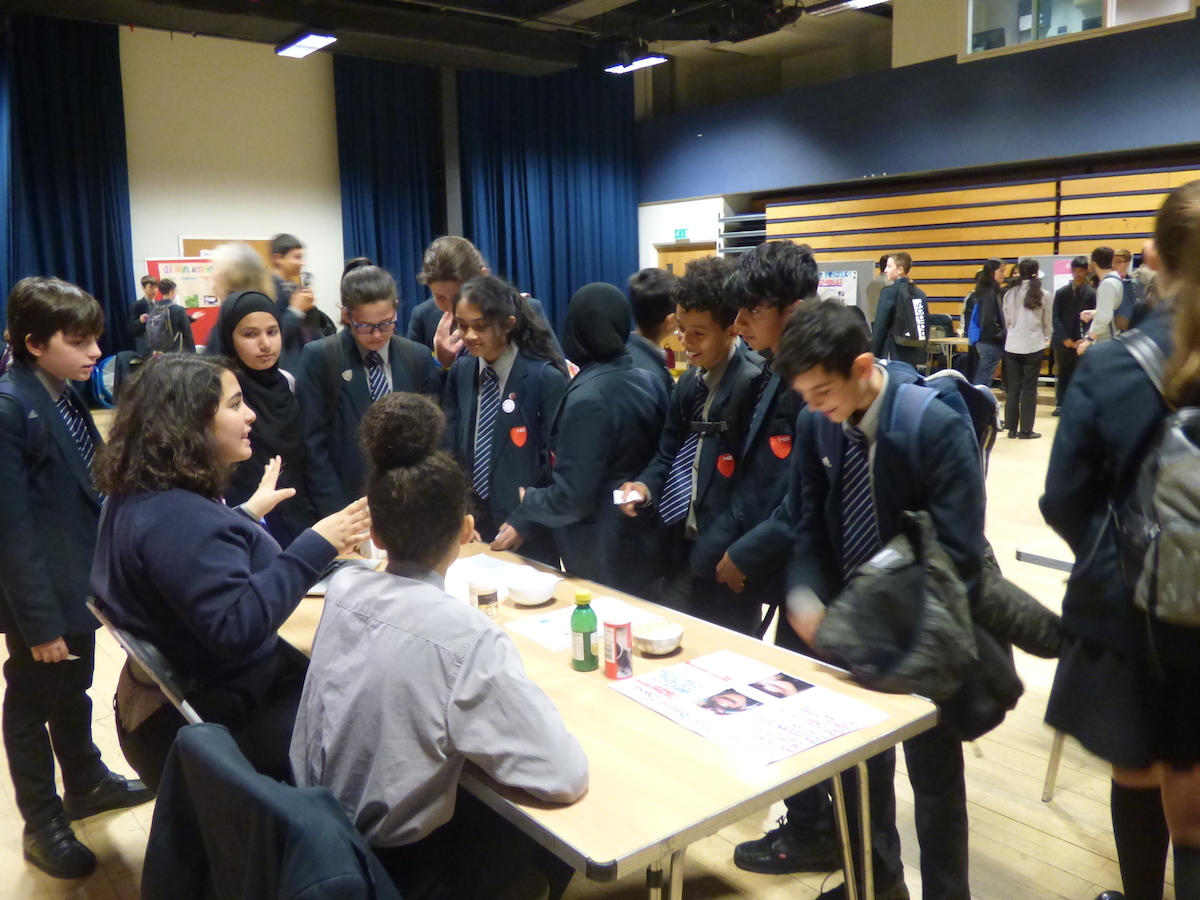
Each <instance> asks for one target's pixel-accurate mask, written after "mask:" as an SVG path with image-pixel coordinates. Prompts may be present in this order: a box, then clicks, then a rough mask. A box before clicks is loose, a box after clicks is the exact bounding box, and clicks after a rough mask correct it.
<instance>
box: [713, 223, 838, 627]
mask: <svg viewBox="0 0 1200 900" xmlns="http://www.w3.org/2000/svg"><path fill="white" fill-rule="evenodd" d="M818 278H819V276H818V273H817V261H816V260H815V259H813V256H812V254H811V253H809V252H807V251H805V250H802V249H801V248H800V247H798V246H797V245H796V244H794V243H792V242H791V241H767V242H766V243H763V244H759V245H758V246H757V247H755V248H754V249H753V250H751V251H749V252H747V253H744V254H742V255H741V256H740V257H739V258H738V261H737V266H736V267H735V268H734V270H733V272H732V273H731V274H730V276H729V280H728V281H727V282H726V285H725V290H726V292H727V293H728V294H729V295H730V296H731V297H732V298H733V300H734V302H736V303H737V305H738V316H737V323H736V325H737V330H738V334H740V335H741V336H742V340H744V341H745V342H746V343H747V344H749V345H750V349H752V350H754V351H755V352H757V353H759V354H761V356H762V357H763V358H764V359H765V363H764V364H763V366H762V370H763V374H762V379H763V381H764V387H763V389H762V392H761V394H760V395H759V396H758V402H757V404H756V405H755V407H754V415H753V417H752V418H751V420H750V427H749V429H748V430H747V432H746V439H745V444H744V445H743V447H742V450H741V464H740V466H739V467H738V470H737V473H736V474H735V475H734V485H733V495H732V498H731V502H730V504H729V507H728V508H727V510H726V512H725V514H724V516H722V520H721V521H722V525H720V526H718V528H721V527H723V528H725V529H727V533H726V535H725V536H723V537H722V539H721V541H720V543H721V544H724V545H725V547H726V548H727V549H725V551H724V554H723V555H722V556H721V557H720V560H719V561H718V562H717V564H716V578H717V581H719V582H720V583H722V584H724V585H725V586H726V587H728V588H729V589H730V590H731V591H733V592H734V593H736V594H741V595H742V597H743V599H744V601H745V602H747V603H749V604H750V605H751V606H754V607H758V606H761V605H763V604H767V605H770V604H779V603H780V602H781V601H782V599H783V591H784V568H785V566H786V564H787V560H788V557H789V556H790V555H791V544H792V536H791V527H790V523H789V521H788V514H787V511H786V510H784V509H782V508H781V507H782V505H783V501H784V497H785V495H786V494H787V486H788V471H789V463H790V460H791V454H792V443H793V439H794V433H795V423H796V415H797V414H798V413H799V412H800V410H801V408H802V407H803V405H804V403H803V401H802V400H801V399H800V397H799V395H797V394H796V393H795V392H794V391H793V390H792V389H791V386H790V385H789V384H788V383H787V382H786V381H784V379H783V378H782V377H780V375H779V373H778V372H777V371H776V370H775V366H774V359H775V354H776V352H777V351H778V349H779V338H780V336H781V335H782V334H783V329H784V326H785V325H786V324H787V321H788V318H789V317H790V316H791V315H792V313H793V312H794V311H795V310H796V309H798V308H799V306H800V305H801V304H802V303H805V302H815V301H813V300H808V301H806V300H804V299H803V298H805V297H810V296H813V295H815V294H816V291H817V284H818Z"/></svg>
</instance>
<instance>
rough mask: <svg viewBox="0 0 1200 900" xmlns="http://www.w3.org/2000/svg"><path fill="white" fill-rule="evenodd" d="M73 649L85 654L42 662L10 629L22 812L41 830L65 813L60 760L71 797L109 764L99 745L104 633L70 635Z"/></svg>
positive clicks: (10, 743) (16, 785)
mask: <svg viewBox="0 0 1200 900" xmlns="http://www.w3.org/2000/svg"><path fill="white" fill-rule="evenodd" d="M65 640H66V642H67V649H68V650H69V651H70V652H71V653H72V654H73V655H75V656H78V657H79V659H70V660H63V661H62V662H57V663H42V662H37V661H36V660H34V658H33V655H32V654H31V653H30V650H29V647H28V646H26V645H25V642H24V641H22V640H21V638H20V637H19V636H18V635H13V634H6V635H5V636H4V642H5V644H6V645H7V646H8V660H7V661H6V662H5V663H4V680H5V684H6V687H5V691H4V721H3V731H4V750H5V752H6V753H7V754H8V770H9V774H10V775H11V776H12V780H13V789H14V791H15V793H16V800H17V809H19V810H20V812H21V817H22V818H23V819H24V820H25V825H26V828H27V829H28V830H30V831H33V830H35V829H37V828H41V827H43V826H45V825H48V824H49V823H50V821H51V820H52V819H54V818H56V817H57V816H61V815H63V805H62V800H60V799H59V796H58V791H57V789H56V788H55V784H54V760H55V758H57V759H58V765H59V767H60V768H61V769H62V779H63V787H64V789H65V791H66V792H67V793H68V794H75V795H79V794H86V793H88V792H89V791H90V790H92V788H94V787H95V786H96V785H97V784H99V782H100V779H102V778H103V777H104V776H105V775H107V774H108V769H107V768H106V767H105V765H104V763H103V762H102V761H101V760H100V750H99V749H98V748H97V747H96V745H95V743H93V742H92V701H91V698H90V697H88V694H87V690H88V688H89V687H91V686H92V671H93V669H94V667H95V661H96V635H95V633H94V632H88V633H87V634H70V635H66V637H65Z"/></svg>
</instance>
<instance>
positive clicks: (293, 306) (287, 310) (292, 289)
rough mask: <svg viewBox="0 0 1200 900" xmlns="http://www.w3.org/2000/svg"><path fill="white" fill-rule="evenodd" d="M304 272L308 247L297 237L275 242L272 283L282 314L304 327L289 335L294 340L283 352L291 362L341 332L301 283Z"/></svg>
mask: <svg viewBox="0 0 1200 900" xmlns="http://www.w3.org/2000/svg"><path fill="white" fill-rule="evenodd" d="M303 269H304V244H303V243H301V242H300V238H298V237H296V236H295V235H294V234H277V235H275V237H273V238H271V281H272V283H273V284H274V285H275V303H276V305H277V306H278V307H279V314H280V315H284V314H287V315H291V316H295V317H296V318H297V319H299V320H300V321H301V323H302V324H301V327H300V328H298V329H296V330H295V331H288V332H287V334H288V335H289V336H290V337H292V340H290V341H288V344H289V345H290V346H285V347H284V348H283V349H284V355H285V356H287V357H288V358H289V359H291V358H295V357H297V356H298V355H299V353H300V348H301V347H302V346H303V345H304V344H308V343H311V342H312V341H315V340H319V339H320V338H323V337H328V336H329V335H331V334H334V333H335V332H337V326H336V325H334V324H333V320H332V319H330V318H329V316H327V315H325V313H323V312H321V310H319V309H318V308H317V306H316V300H315V299H314V297H313V292H312V288H310V287H308V286H307V285H301V284H299V283H298V281H297V279H299V278H300V273H301V271H302V270H303Z"/></svg>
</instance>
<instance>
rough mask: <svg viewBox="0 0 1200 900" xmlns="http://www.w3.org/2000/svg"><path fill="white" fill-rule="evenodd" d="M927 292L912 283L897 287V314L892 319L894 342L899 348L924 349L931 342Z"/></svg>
mask: <svg viewBox="0 0 1200 900" xmlns="http://www.w3.org/2000/svg"><path fill="white" fill-rule="evenodd" d="M928 311H929V307H928V306H927V304H926V300H925V292H924V291H923V290H921V289H920V288H919V287H917V286H916V285H914V284H913V283H912V282H911V281H903V282H901V283H899V284H897V285H896V314H895V316H893V317H892V328H891V335H892V340H893V341H894V342H895V343H896V345H897V346H899V347H924V346H925V344H926V343H927V342H928V341H929V322H928V321H927V314H928Z"/></svg>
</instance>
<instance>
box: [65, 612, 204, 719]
mask: <svg viewBox="0 0 1200 900" xmlns="http://www.w3.org/2000/svg"><path fill="white" fill-rule="evenodd" d="M87 608H88V609H89V610H91V613H92V615H93V616H95V617H96V618H97V619H98V620H99V622H100V624H101V625H103V626H104V628H105V630H106V631H107V632H108V633H109V634H111V635H112V636H113V637H114V638H116V639H117V643H118V644H120V645H121V649H122V650H124V651H125V654H126V655H127V656H128V657H129V665H130V666H131V667H134V668H137V669H138V670H139V671H140V672H142V673H143V674H144V675H145V676H146V677H147V678H149V679H150V680H151V681H153V682H154V683H155V684H156V685H158V689H159V690H160V691H162V692H163V695H164V696H165V697H166V698H167V699H168V700H170V701H171V703H172V704H174V706H175V708H176V709H177V710H179V714H180V715H182V716H183V717H184V719H186V720H187V722H188V724H189V725H199V724H201V723H202V722H203V721H204V720H203V719H201V718H200V716H199V714H198V713H197V712H196V710H195V709H193V708H192V704H190V703H188V702H187V699H186V698H185V697H184V695H183V689H182V688H181V687H180V686H179V683H178V682H177V681H176V676H175V667H174V666H172V665H171V664H170V663H169V662H168V661H167V658H166V657H165V656H163V655H162V651H160V650H159V649H158V648H157V647H155V646H154V645H153V644H152V643H150V642H149V641H143V640H142V639H141V638H136V637H134V636H133V635H132V634H130V633H129V632H128V631H124V630H122V629H120V628H118V627H117V626H115V625H114V624H113V623H112V622H110V621H109V619H108V616H106V615H105V614H104V613H102V612H101V611H100V608H99V607H98V606H97V604H96V598H95V597H88V600H87ZM135 674H136V673H135ZM139 680H140V679H139Z"/></svg>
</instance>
